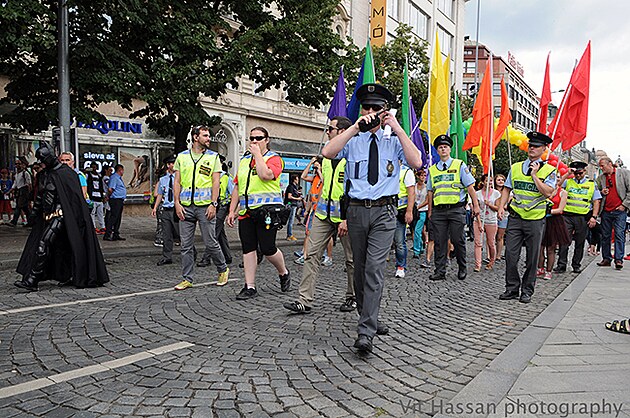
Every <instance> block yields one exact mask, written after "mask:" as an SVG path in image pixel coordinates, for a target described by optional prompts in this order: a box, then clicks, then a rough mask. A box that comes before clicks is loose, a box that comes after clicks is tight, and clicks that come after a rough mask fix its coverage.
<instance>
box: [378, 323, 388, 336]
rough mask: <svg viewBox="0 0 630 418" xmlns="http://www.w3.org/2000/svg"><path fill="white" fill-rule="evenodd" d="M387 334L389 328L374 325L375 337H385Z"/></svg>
mask: <svg viewBox="0 0 630 418" xmlns="http://www.w3.org/2000/svg"><path fill="white" fill-rule="evenodd" d="M387 334H389V327H388V326H387V325H385V324H381V323H380V322H379V323H378V324H377V325H376V335H387Z"/></svg>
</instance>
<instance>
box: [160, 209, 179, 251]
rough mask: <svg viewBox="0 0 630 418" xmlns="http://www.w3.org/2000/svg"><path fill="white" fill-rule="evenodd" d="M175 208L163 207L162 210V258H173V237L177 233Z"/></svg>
mask: <svg viewBox="0 0 630 418" xmlns="http://www.w3.org/2000/svg"><path fill="white" fill-rule="evenodd" d="M174 216H175V209H174V208H162V210H160V220H161V221H162V242H163V244H162V258H163V259H164V260H172V259H173V237H174V235H175V228H176V226H175V218H174Z"/></svg>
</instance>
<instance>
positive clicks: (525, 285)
mask: <svg viewBox="0 0 630 418" xmlns="http://www.w3.org/2000/svg"><path fill="white" fill-rule="evenodd" d="M545 223H546V220H545V218H542V219H539V220H537V221H526V220H524V219H521V218H519V217H518V216H512V215H511V214H510V217H509V218H508V226H507V230H506V232H505V291H506V292H509V293H514V294H518V293H519V290H520V293H521V294H527V295H530V296H531V295H532V294H533V293H534V286H535V285H536V267H537V266H538V256H539V254H540V243H541V242H542V237H543V235H544V232H545ZM523 243H524V244H525V254H526V255H525V272H524V273H523V277H522V279H521V277H520V276H519V274H518V261H519V259H520V258H521V249H522V247H523Z"/></svg>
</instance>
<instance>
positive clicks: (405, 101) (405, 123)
mask: <svg viewBox="0 0 630 418" xmlns="http://www.w3.org/2000/svg"><path fill="white" fill-rule="evenodd" d="M410 116H411V115H410V114H409V71H408V70H407V63H405V75H404V81H403V88H402V115H401V121H402V128H403V129H404V130H405V133H406V134H407V135H409V136H411V117H410Z"/></svg>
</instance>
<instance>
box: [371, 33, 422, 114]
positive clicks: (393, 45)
mask: <svg viewBox="0 0 630 418" xmlns="http://www.w3.org/2000/svg"><path fill="white" fill-rule="evenodd" d="M426 50H427V43H426V42H425V41H424V40H422V39H420V38H418V37H417V36H416V35H414V34H413V33H412V32H411V26H409V25H405V24H400V25H398V27H397V28H396V37H395V38H394V39H392V40H390V41H389V42H387V43H386V44H385V45H383V46H382V47H376V48H374V69H375V71H376V76H377V80H378V81H379V82H380V83H382V84H383V85H385V86H386V87H387V88H388V89H389V90H391V92H392V93H394V96H395V97H396V102H395V103H393V104H392V106H391V107H392V108H398V109H400V108H401V103H400V98H401V97H402V86H403V80H404V70H405V61H407V60H408V63H409V91H410V94H411V100H412V101H413V106H414V108H415V110H416V113H418V118H419V117H420V114H419V113H420V112H421V111H422V106H423V105H424V102H425V101H426V100H427V83H428V80H429V78H428V73H429V58H428V56H427V53H426ZM360 66H361V63H360V62H359V67H360Z"/></svg>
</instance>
